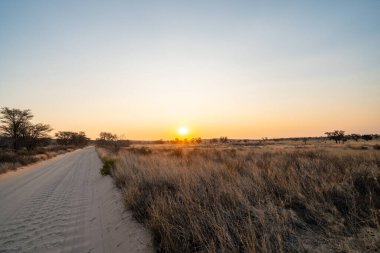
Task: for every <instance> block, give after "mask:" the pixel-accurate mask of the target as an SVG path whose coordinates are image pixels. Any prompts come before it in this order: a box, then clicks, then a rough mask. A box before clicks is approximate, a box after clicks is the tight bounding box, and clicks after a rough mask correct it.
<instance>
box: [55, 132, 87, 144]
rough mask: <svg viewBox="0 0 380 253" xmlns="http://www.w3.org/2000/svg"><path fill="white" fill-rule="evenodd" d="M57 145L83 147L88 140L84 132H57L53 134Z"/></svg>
mask: <svg viewBox="0 0 380 253" xmlns="http://www.w3.org/2000/svg"><path fill="white" fill-rule="evenodd" d="M55 137H56V140H57V143H58V144H60V145H65V146H68V145H74V146H85V145H87V143H88V141H89V138H87V137H86V134H85V132H79V133H77V132H70V131H59V132H58V133H56V134H55Z"/></svg>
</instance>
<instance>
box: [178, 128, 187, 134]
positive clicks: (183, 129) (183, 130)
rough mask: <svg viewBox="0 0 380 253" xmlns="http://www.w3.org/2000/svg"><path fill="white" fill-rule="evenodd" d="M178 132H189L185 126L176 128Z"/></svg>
mask: <svg viewBox="0 0 380 253" xmlns="http://www.w3.org/2000/svg"><path fill="white" fill-rule="evenodd" d="M178 133H179V134H180V135H187V134H188V133H189V129H188V128H187V127H180V128H178Z"/></svg>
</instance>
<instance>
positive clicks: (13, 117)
mask: <svg viewBox="0 0 380 253" xmlns="http://www.w3.org/2000/svg"><path fill="white" fill-rule="evenodd" d="M0 114H1V117H0V119H1V126H0V130H1V133H2V134H3V135H4V136H7V137H9V138H10V139H11V140H12V147H13V149H14V150H18V149H19V148H20V147H22V146H23V145H24V146H25V147H26V148H27V149H31V148H33V147H35V146H36V145H37V144H38V143H39V141H40V140H41V139H42V138H46V137H48V133H49V132H50V131H51V130H52V129H51V128H50V126H49V125H47V124H42V123H38V124H33V123H32V122H31V120H32V118H33V114H32V112H31V111H30V110H29V109H28V110H20V109H15V108H13V109H10V108H8V107H3V108H1V110H0Z"/></svg>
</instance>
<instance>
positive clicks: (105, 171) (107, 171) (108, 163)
mask: <svg viewBox="0 0 380 253" xmlns="http://www.w3.org/2000/svg"><path fill="white" fill-rule="evenodd" d="M114 166H115V161H114V160H112V159H105V160H104V161H103V167H102V168H101V169H100V174H102V175H103V176H106V175H111V171H112V169H113V168H114Z"/></svg>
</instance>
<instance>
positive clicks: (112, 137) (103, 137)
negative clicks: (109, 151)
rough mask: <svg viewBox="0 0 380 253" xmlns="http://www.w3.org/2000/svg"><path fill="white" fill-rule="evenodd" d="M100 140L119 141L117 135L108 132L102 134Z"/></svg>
mask: <svg viewBox="0 0 380 253" xmlns="http://www.w3.org/2000/svg"><path fill="white" fill-rule="evenodd" d="M99 140H102V141H116V140H117V135H116V134H112V133H108V132H101V133H100V134H99Z"/></svg>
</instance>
